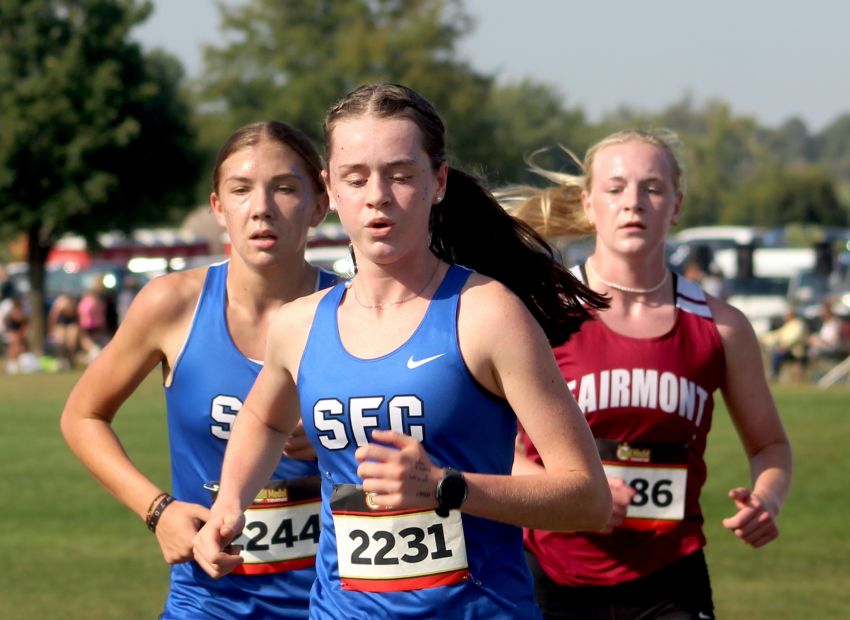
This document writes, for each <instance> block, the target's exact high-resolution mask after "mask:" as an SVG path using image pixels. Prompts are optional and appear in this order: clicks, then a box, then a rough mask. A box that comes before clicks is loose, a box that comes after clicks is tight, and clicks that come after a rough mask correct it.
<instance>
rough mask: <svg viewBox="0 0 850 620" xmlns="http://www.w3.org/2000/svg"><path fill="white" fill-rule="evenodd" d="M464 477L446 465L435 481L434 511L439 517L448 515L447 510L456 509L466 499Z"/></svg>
mask: <svg viewBox="0 0 850 620" xmlns="http://www.w3.org/2000/svg"><path fill="white" fill-rule="evenodd" d="M466 492H467V488H466V479H465V478H464V477H463V474H462V473H460V472H459V471H458V470H456V469H452V468H451V467H446V468H445V469H444V470H443V477H442V478H441V479H440V481H439V482H438V483H437V508H436V512H437V514H438V515H439V516H441V517H448V516H449V510H457V509H458V508H460V507H461V505H462V504H463V502H464V501H465V500H466Z"/></svg>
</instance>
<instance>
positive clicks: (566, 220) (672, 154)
mask: <svg viewBox="0 0 850 620" xmlns="http://www.w3.org/2000/svg"><path fill="white" fill-rule="evenodd" d="M632 141H641V142H646V143H648V144H651V145H653V146H657V147H658V148H660V149H661V150H662V151H663V152H664V153H665V155H666V156H667V159H668V161H669V163H670V171H671V174H672V177H673V179H672V180H673V185H674V187H675V188H676V191H678V192H681V193H682V194H684V193H685V190H686V182H685V164H684V158H683V157H682V155H681V152H682V143H681V141H680V140H679V137H678V136H677V135H676V133H675V132H673V131H671V130H669V129H656V130H652V131H649V130H644V129H625V130H623V131H618V132H616V133H613V134H611V135H609V136H606V137H605V138H603V139H602V140H600V141H599V142H597V143H595V144H594V145H593V146H591V147H590V148H589V149H588V150H587V154H586V155H585V157H584V162H583V163H582V162H581V161H580V160H579V158H578V157H576V155H575V154H574V153H573V152H572V151H571V150H570V149H568V148H567V147H565V146H563V145H558V146H559V148H560V149H561V150H562V151H563V152H564V153H566V154H567V156H568V157H569V158H570V160H571V161H572V162H573V163H575V164H576V166H577V167H578V168H579V169H580V170H581V171H582V173H583V174H579V175H575V174H569V173H566V172H556V171H554V170H547V169H545V168H543V167H541V166H539V165H538V164H537V163H536V162H535V158H536V157H538V156H539V155H540V154H541V153H545V152H546V151H548V150H550V149H549V148H544V149H539V150H537V151H534V152H533V153H532V154H531V155H529V156H528V157H526V159H525V161H526V163H527V164H528V169H529V170H530V171H531V172H533V173H535V174H537V175H540V176H542V177H543V178H545V179H548V180H549V181H552V182H553V183H555V185H554V186H550V187H543V188H540V187H532V186H530V185H512V186H509V187H505V188H503V189H500V190H497V191H496V192H494V195H495V196H496V198H497V199H498V200H499V203H500V204H501V205H502V208H504V209H505V211H507V212H508V213H509V214H511V215H512V216H514V217H515V218H517V219H519V220H521V221H523V222H525V223H526V224H528V225H530V226H531V227H532V228H534V230H535V231H536V232H537V233H538V234H540V235H542V236H543V237H546V238H552V237H586V236H589V235H592V234H593V232H594V228H593V225H592V224H591V223H590V221H589V220H588V219H587V217H586V216H585V214H584V209H583V208H582V203H581V193H582V192H583V191H584V190H585V189H587V188H589V187H590V186H591V184H592V181H593V179H592V171H593V161H594V159H595V158H596V155H597V153H599V152H600V151H601V150H603V149H604V148H606V147H609V146H613V145H615V144H624V143H626V142H632Z"/></svg>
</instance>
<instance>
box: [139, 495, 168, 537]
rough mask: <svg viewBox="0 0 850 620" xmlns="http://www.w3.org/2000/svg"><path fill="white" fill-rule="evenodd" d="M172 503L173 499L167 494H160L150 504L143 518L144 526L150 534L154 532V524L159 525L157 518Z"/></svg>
mask: <svg viewBox="0 0 850 620" xmlns="http://www.w3.org/2000/svg"><path fill="white" fill-rule="evenodd" d="M173 501H174V498H173V497H172V496H171V495H169V494H168V493H160V494H159V495H157V496H156V497H155V498H154V500H153V501H152V502H151V505H150V508H148V514H147V516H146V517H145V525H147V526H148V529H149V530H150V531H151V532H156V524H157V523H159V518H160V517H161V516H162V513H163V511H164V510H165V509H166V508H167V507H168V505H169V504H170V503H171V502H173Z"/></svg>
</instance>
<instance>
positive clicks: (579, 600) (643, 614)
mask: <svg viewBox="0 0 850 620" xmlns="http://www.w3.org/2000/svg"><path fill="white" fill-rule="evenodd" d="M525 556H526V559H527V560H528V566H529V568H530V569H531V573H532V574H533V575H534V590H535V595H536V597H537V604H538V605H539V606H540V610H541V611H542V612H543V617H544V618H545V619H546V620H573V619H574V620H650V619H652V620H712V619H713V618H714V603H713V602H712V598H711V582H710V581H709V578H708V566H707V565H706V563H705V555H704V554H703V552H702V551H697V552H696V553H693V554H691V555H689V556H687V557H685V558H682V559H681V560H676V561H675V562H673V563H672V564H669V565H667V566H665V567H663V568H661V569H659V570H658V571H656V572H654V573H653V574H651V575H647V576H646V577H641V578H639V579H635V580H633V581H627V582H625V583H621V584H617V585H614V586H593V587H586V588H573V587H570V586H562V585H560V584H558V583H555V582H554V581H552V579H550V578H549V576H548V575H546V573H545V572H544V571H543V569H542V568H541V566H540V564H539V563H538V562H537V559H536V558H535V557H534V556H533V555H532V554H531V553H528V552H526V554H525Z"/></svg>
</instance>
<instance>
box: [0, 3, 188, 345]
mask: <svg viewBox="0 0 850 620" xmlns="http://www.w3.org/2000/svg"><path fill="white" fill-rule="evenodd" d="M150 10H151V5H150V3H149V2H141V3H137V2H135V1H134V0H3V2H0V127H2V128H3V131H2V132H0V226H2V229H3V233H4V234H5V235H7V236H8V235H12V234H15V233H23V234H24V235H25V236H26V240H27V252H28V256H27V262H28V265H29V277H30V283H31V289H32V290H31V298H30V302H31V306H32V308H33V309H36V310H39V309H43V308H44V272H45V262H46V259H47V255H48V253H49V252H50V250H51V248H52V247H53V245H54V244H55V242H56V241H57V240H58V239H59V238H60V237H61V236H62V235H63V234H64V233H66V232H69V231H72V232H76V233H79V234H82V235H84V236H85V237H86V238H88V239H89V240H94V239H95V237H96V235H97V233H99V232H102V231H105V230H110V229H116V228H117V229H123V230H130V229H131V228H133V227H134V226H136V225H140V224H151V223H155V222H161V221H164V220H167V219H168V218H169V217H170V216H171V215H173V213H172V206H174V207H176V206H178V205H181V204H186V202H187V192H186V190H187V189H191V188H192V187H193V186H194V184H195V180H196V179H195V177H196V175H197V173H198V157H197V154H196V151H195V147H194V134H193V131H192V130H191V128H190V123H189V120H190V109H189V107H188V105H187V103H186V102H185V101H184V98H183V97H182V96H181V95H180V93H179V92H178V91H179V83H180V79H181V77H182V69H181V67H180V66H179V64H178V63H177V62H176V61H175V60H174V59H172V58H170V57H167V56H165V55H164V54H162V53H155V54H152V55H149V56H145V55H144V54H143V53H142V51H141V49H140V48H139V46H138V44H137V43H135V42H133V41H131V40H130V39H129V38H128V35H129V33H130V31H131V29H132V28H133V27H134V26H136V25H137V24H139V23H140V22H141V21H143V20H144V19H145V18H146V17H147V16H148V15H149V13H150ZM33 314H34V316H33V334H34V340H35V342H34V345H35V347H36V348H37V349H40V348H41V346H42V344H43V340H44V313H43V312H39V311H35V312H34V313H33Z"/></svg>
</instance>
